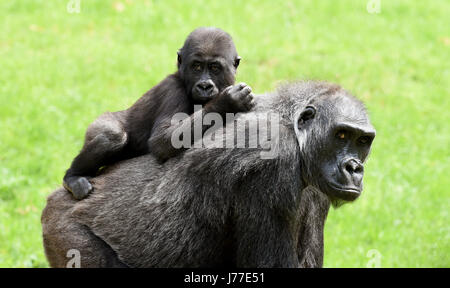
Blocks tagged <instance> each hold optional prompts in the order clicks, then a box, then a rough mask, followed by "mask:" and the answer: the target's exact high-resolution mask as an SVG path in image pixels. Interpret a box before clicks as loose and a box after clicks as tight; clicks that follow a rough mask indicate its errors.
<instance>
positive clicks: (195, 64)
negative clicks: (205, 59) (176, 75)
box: [192, 62, 202, 72]
mask: <svg viewBox="0 0 450 288" xmlns="http://www.w3.org/2000/svg"><path fill="white" fill-rule="evenodd" d="M192 70H194V71H195V72H200V71H201V70H202V66H201V65H200V63H198V62H194V64H192Z"/></svg>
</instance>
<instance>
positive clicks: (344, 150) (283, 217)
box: [42, 82, 375, 267]
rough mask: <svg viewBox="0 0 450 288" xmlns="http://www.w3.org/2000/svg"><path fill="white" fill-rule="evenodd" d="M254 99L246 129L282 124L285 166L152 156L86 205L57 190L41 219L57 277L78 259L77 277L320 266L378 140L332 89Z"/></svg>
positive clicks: (299, 87)
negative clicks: (70, 254)
mask: <svg viewBox="0 0 450 288" xmlns="http://www.w3.org/2000/svg"><path fill="white" fill-rule="evenodd" d="M256 99H257V105H256V107H255V109H253V110H252V111H250V112H248V113H244V114H241V115H240V116H239V118H240V119H241V120H245V119H252V118H254V117H256V116H257V115H258V113H268V112H271V113H279V114H280V116H281V121H280V123H279V137H278V138H277V139H272V140H276V141H277V143H278V144H279V149H278V157H276V158H274V159H261V157H260V152H261V151H262V148H253V149H248V148H247V149H245V148H244V149H237V148H234V149H223V148H220V149H219V148H211V147H205V148H201V149H194V148H192V149H189V150H187V151H185V153H183V154H180V155H178V156H176V157H174V158H172V159H169V160H168V161H166V162H165V163H163V164H160V163H158V161H157V160H156V158H155V157H154V156H153V155H146V156H142V157H139V158H134V159H130V160H127V161H125V162H121V163H118V164H116V165H115V166H113V167H110V168H109V169H108V170H107V171H105V173H103V174H102V175H100V176H99V177H96V178H93V179H92V183H93V185H94V187H95V191H94V193H92V194H91V195H90V196H89V197H88V198H87V199H84V200H82V201H75V200H73V199H71V197H70V194H69V193H68V192H67V191H65V190H64V189H59V190H57V191H55V192H54V193H53V194H52V195H50V196H49V198H48V203H47V206H46V208H45V209H44V212H43V215H42V225H43V239H44V247H45V251H46V255H47V258H48V260H49V262H50V265H51V266H52V267H64V266H65V265H66V263H67V261H68V259H67V258H66V253H67V251H68V250H69V249H78V250H79V251H80V253H81V266H82V267H98V266H101V267H117V266H124V265H126V266H130V267H224V266H226V267H320V266H322V263H323V228H324V223H325V219H326V216H327V213H328V209H329V207H330V204H333V203H334V204H335V205H340V204H342V203H344V202H346V201H350V200H354V199H355V198H356V197H357V196H358V195H359V193H360V192H361V190H362V182H361V181H360V180H361V179H362V178H361V177H362V165H363V163H364V161H365V160H366V157H367V156H368V153H369V151H370V147H371V142H372V140H373V137H374V135H375V131H374V129H373V127H372V126H371V124H370V122H369V119H368V116H367V113H366V111H365V109H364V106H363V104H362V103H361V102H359V101H358V100H357V99H355V98H353V97H352V96H351V95H349V94H348V93H347V92H346V91H344V90H342V89H340V88H339V87H338V86H336V85H331V84H326V83H317V82H302V83H294V84H289V85H286V86H283V87H282V88H280V89H279V90H278V91H277V92H276V93H272V94H267V95H262V96H258V97H257V98H256ZM230 125H231V123H228V124H227V126H226V129H225V136H226V137H228V135H230V133H233V134H234V131H233V129H231V127H230ZM343 125H346V126H343ZM243 129H245V128H243ZM248 137H255V135H252V134H249V136H248ZM217 141H223V139H219V137H218V138H217ZM353 162H354V164H355V166H351V165H353V164H352V163H353ZM348 163H350V164H351V165H350V166H351V167H350V166H348V165H347V164H348ZM356 164H357V165H356ZM330 171H331V172H332V173H329V172H330ZM332 187H334V188H332ZM93 247H95V249H94V248H93Z"/></svg>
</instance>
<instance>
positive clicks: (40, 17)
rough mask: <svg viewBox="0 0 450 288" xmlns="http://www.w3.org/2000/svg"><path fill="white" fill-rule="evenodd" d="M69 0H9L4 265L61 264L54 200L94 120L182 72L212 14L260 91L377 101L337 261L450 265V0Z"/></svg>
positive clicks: (337, 242)
mask: <svg viewBox="0 0 450 288" xmlns="http://www.w3.org/2000/svg"><path fill="white" fill-rule="evenodd" d="M67 2H68V0H67V1H66V0H64V1H63V0H61V1H45V0H40V1H38V0H29V1H25V0H22V1H20V0H18V1H1V2H0V27H1V28H0V103H1V105H0V267H47V266H48V264H47V262H46V259H45V256H44V252H43V248H42V238H41V225H40V214H41V210H42V209H43V207H44V205H45V201H46V196H47V195H48V194H49V193H50V192H51V191H52V190H53V189H55V188H57V187H58V186H59V185H60V184H61V179H62V176H63V173H64V171H65V169H67V168H68V166H69V164H70V161H71V160H72V158H73V157H74V156H75V155H76V153H77V152H78V151H79V149H80V148H81V145H82V141H83V135H84V132H85V129H86V127H87V125H88V124H89V123H90V122H92V121H93V120H94V119H95V118H96V117H97V116H98V115H99V114H101V113H102V112H104V111H108V110H109V111H115V110H121V109H124V108H126V107H128V106H130V105H131V104H132V103H133V102H134V101H135V100H136V99H137V98H138V97H140V96H141V95H142V94H143V93H144V92H145V91H146V90H148V89H149V88H150V87H152V86H153V85H155V84H156V83H157V82H159V81H160V80H162V79H163V78H164V77H165V76H166V75H167V74H169V73H171V72H173V71H174V70H175V67H176V65H175V63H176V51H177V49H178V48H180V47H181V45H182V44H183V41H184V39H185V37H186V36H187V35H188V33H189V32H191V31H192V30H193V29H195V28H196V27H198V26H217V27H221V28H223V29H224V30H226V31H228V32H229V33H230V34H231V35H232V36H233V38H234V40H235V42H236V46H237V48H238V51H239V53H240V55H241V56H242V58H243V60H242V62H241V66H240V67H239V71H238V77H237V80H238V81H245V82H246V83H248V84H249V85H251V86H252V88H253V90H254V91H255V92H257V93H263V92H265V91H269V90H271V89H273V88H274V87H275V86H276V84H277V82H279V81H282V80H285V79H305V78H308V79H323V80H328V81H332V82H337V83H339V84H341V85H342V86H343V87H345V88H347V89H348V90H350V91H352V92H353V93H354V94H355V95H357V96H358V97H359V98H361V99H362V100H363V101H365V103H366V104H367V106H368V109H369V112H370V115H371V118H372V122H373V124H374V126H375V127H376V129H377V132H378V133H377V139H375V142H374V146H373V152H372V155H371V157H370V159H369V162H368V164H367V167H366V177H365V190H364V193H363V195H362V197H361V198H360V199H359V200H358V201H356V202H355V203H353V204H350V205H346V206H344V207H342V208H340V209H337V210H331V211H330V214H329V217H328V220H327V225H326V229H325V263H324V264H325V266H326V267H366V265H367V264H368V262H369V261H370V260H371V259H372V260H373V257H372V255H371V254H370V253H369V251H370V250H373V249H375V250H376V251H377V252H376V253H379V254H378V255H380V256H381V258H379V259H380V262H379V263H380V265H381V266H382V267H450V257H449V256H450V225H449V220H448V219H449V210H450V180H449V178H450V177H449V176H450V175H449V171H450V169H449V168H450V167H449V163H450V137H449V132H450V131H449V128H450V124H449V122H450V112H449V111H450V105H449V98H450V95H449V79H450V75H449V68H450V67H449V65H450V64H449V63H450V21H449V20H448V19H449V18H448V15H449V14H450V2H449V1H446V0H440V1H439V0H436V1H406V0H403V1H385V0H381V13H379V14H370V13H368V12H367V10H366V2H367V1H365V0H364V1H282V2H281V1H280V2H279V3H276V1H256V0H247V1H245V2H243V1H237V0H236V1H206V0H205V1H175V0H173V1H162V0H161V1H158V0H154V1H150V0H149V1H137V0H135V1H131V0H129V1H124V0H122V1H105V0H97V1H93V0H81V13H79V14H76V13H75V14H69V13H67V11H66V4H67ZM188 2H189V4H188ZM368 253H369V254H368ZM368 255H369V256H371V257H372V258H371V257H369V256H368ZM369 263H371V262H369Z"/></svg>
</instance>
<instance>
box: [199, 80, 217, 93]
mask: <svg viewBox="0 0 450 288" xmlns="http://www.w3.org/2000/svg"><path fill="white" fill-rule="evenodd" d="M197 87H198V88H199V89H200V90H203V91H204V92H208V91H210V90H212V89H213V87H214V84H213V82H212V80H207V81H201V82H200V83H198V84H197Z"/></svg>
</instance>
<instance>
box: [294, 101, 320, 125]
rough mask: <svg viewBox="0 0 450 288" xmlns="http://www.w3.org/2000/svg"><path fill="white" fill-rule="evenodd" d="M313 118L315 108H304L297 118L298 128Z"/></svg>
mask: <svg viewBox="0 0 450 288" xmlns="http://www.w3.org/2000/svg"><path fill="white" fill-rule="evenodd" d="M314 116H316V108H315V107H314V106H306V108H305V110H303V111H302V113H300V116H299V117H298V127H301V126H302V125H304V124H305V123H306V122H307V121H308V120H311V119H313V118H314Z"/></svg>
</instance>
